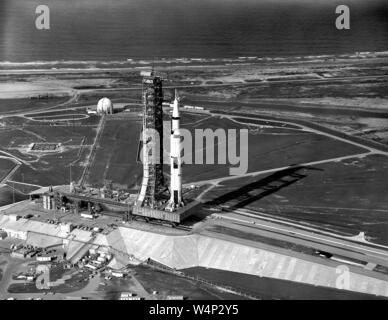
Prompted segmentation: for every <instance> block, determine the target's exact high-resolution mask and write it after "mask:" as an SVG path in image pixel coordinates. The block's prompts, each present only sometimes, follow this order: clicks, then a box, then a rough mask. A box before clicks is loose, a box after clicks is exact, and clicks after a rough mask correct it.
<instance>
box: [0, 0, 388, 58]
mask: <svg viewBox="0 0 388 320" xmlns="http://www.w3.org/2000/svg"><path fill="white" fill-rule="evenodd" d="M44 3H45V4H47V5H48V6H49V8H50V24H51V26H50V27H51V28H50V30H45V31H41V30H37V29H36V28H35V18H36V14H35V8H36V6H37V5H39V4H42V1H40V0H0V62H5V61H9V62H31V61H61V60H73V61H94V60H95V61H111V60H118V61H122V60H126V59H147V60H150V59H161V58H165V59H169V58H181V57H187V58H193V57H194V58H228V57H231V58H233V57H239V56H258V57H273V56H292V55H319V54H340V53H353V52H358V51H362V52H363V51H387V50H388V19H386V18H387V16H388V2H387V1H384V0H382V1H378V0H368V1H361V0H349V1H347V4H348V5H349V7H350V9H351V28H350V30H342V31H339V30H337V29H336V28H335V24H334V22H335V18H336V14H335V8H336V5H337V4H338V3H337V2H336V1H334V0H327V1H323V0H317V1H313V0H311V1H307V0H305V1H304V0H291V1H286V0H272V1H271V0H112V1H106V0H47V1H45V2H44Z"/></svg>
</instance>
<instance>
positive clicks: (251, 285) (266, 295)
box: [183, 267, 376, 300]
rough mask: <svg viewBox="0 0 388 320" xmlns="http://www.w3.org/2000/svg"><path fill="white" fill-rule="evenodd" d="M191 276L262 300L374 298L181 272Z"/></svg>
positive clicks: (269, 281)
mask: <svg viewBox="0 0 388 320" xmlns="http://www.w3.org/2000/svg"><path fill="white" fill-rule="evenodd" d="M183 271H184V272H185V273H187V274H190V275H192V276H198V277H200V278H202V279H206V280H208V281H211V282H213V283H217V284H220V285H224V286H225V285H226V286H231V287H232V288H234V289H236V290H240V291H241V292H244V293H248V294H250V295H253V296H255V297H258V298H261V299H271V300H273V299H281V300H290V299H301V300H322V299H334V300H359V299H363V300H364V299H376V297H375V296H372V295H366V294H361V293H355V292H350V291H344V290H337V289H331V288H323V287H315V286H311V285H306V284H302V283H295V282H291V281H285V280H278V279H271V278H264V277H257V276H252V275H248V274H243V273H237V272H230V271H223V270H217V269H208V268H201V267H197V268H190V269H185V270H183Z"/></svg>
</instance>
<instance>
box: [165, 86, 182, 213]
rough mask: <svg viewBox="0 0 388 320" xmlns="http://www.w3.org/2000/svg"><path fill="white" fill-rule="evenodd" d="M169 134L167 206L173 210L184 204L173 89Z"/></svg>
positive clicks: (176, 102) (179, 135)
mask: <svg viewBox="0 0 388 320" xmlns="http://www.w3.org/2000/svg"><path fill="white" fill-rule="evenodd" d="M172 108H173V109H172V118H171V122H172V123H171V136H170V144H171V145H170V166H171V185H170V192H171V197H170V200H169V202H168V208H170V209H171V211H173V210H174V209H175V208H177V207H181V206H183V205H184V203H183V200H182V158H181V150H182V148H181V133H180V130H179V126H180V123H179V122H180V116H179V101H178V93H177V91H176V90H175V100H174V102H173V104H172Z"/></svg>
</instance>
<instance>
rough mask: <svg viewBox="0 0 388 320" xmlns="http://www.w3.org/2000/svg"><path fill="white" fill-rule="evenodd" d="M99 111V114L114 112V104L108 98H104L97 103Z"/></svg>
mask: <svg viewBox="0 0 388 320" xmlns="http://www.w3.org/2000/svg"><path fill="white" fill-rule="evenodd" d="M97 113H98V114H103V113H105V114H112V113H113V104H112V101H110V100H109V99H108V98H102V99H100V100H99V101H98V103H97Z"/></svg>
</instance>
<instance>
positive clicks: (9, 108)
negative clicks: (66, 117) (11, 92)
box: [0, 97, 69, 114]
mask: <svg viewBox="0 0 388 320" xmlns="http://www.w3.org/2000/svg"><path fill="white" fill-rule="evenodd" d="M68 99H69V97H54V98H50V99H39V100H38V99H0V114H9V113H13V112H28V111H31V110H36V109H45V108H49V107H52V106H55V105H57V104H60V103H63V102H65V101H67V100H68Z"/></svg>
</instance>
